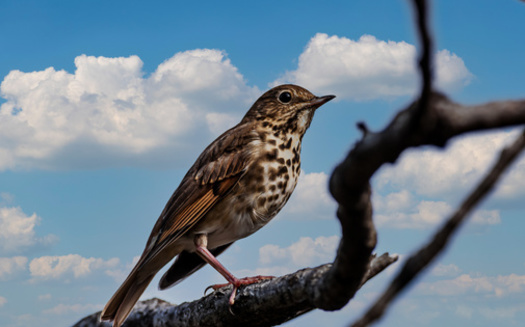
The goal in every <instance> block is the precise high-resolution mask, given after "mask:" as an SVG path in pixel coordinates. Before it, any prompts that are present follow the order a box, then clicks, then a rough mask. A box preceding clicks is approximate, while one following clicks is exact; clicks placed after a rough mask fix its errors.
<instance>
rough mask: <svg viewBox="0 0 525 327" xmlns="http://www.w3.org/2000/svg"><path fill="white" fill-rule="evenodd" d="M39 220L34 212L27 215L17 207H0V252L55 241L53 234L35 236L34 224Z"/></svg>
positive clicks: (12, 251)
mask: <svg viewBox="0 0 525 327" xmlns="http://www.w3.org/2000/svg"><path fill="white" fill-rule="evenodd" d="M40 220H41V219H40V217H38V216H37V215H36V214H35V213H33V214H32V215H31V216H27V215H26V214H25V213H24V212H23V211H22V209H21V208H19V207H10V208H7V207H0V253H19V252H22V251H24V250H27V249H29V248H31V247H34V246H36V245H48V244H51V243H53V242H55V241H56V236H54V235H47V236H45V237H42V238H40V237H37V236H36V234H35V226H36V225H38V224H39V223H40Z"/></svg>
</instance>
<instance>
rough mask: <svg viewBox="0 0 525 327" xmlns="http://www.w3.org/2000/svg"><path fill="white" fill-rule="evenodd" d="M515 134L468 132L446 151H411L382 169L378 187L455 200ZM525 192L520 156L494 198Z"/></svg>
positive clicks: (477, 178)
mask: <svg viewBox="0 0 525 327" xmlns="http://www.w3.org/2000/svg"><path fill="white" fill-rule="evenodd" d="M516 135H517V131H516V130H513V131H500V132H489V133H482V134H476V135H467V136H464V137H461V138H458V139H456V140H454V141H452V142H450V144H449V145H448V147H447V148H446V149H445V151H442V150H437V149H435V148H426V149H423V150H412V151H409V152H407V153H405V154H404V155H403V156H402V157H401V158H400V160H398V162H397V163H396V164H395V165H394V166H389V167H385V168H383V169H382V170H381V171H380V172H379V175H378V176H377V177H376V178H375V184H376V185H377V186H378V187H379V189H382V188H387V187H391V188H397V189H399V188H403V189H407V190H409V191H412V192H414V193H416V194H417V195H423V196H427V197H444V198H449V199H456V198H457V196H458V195H460V194H464V192H465V191H466V190H468V189H469V188H471V187H472V186H473V185H475V184H476V183H477V182H478V181H479V180H480V179H481V177H482V176H483V174H484V173H485V172H486V171H487V170H488V169H489V168H490V166H491V164H492V163H493V162H494V160H495V158H496V157H497V155H498V153H499V151H500V150H501V148H502V147H503V146H505V145H506V144H508V143H510V141H512V140H513V139H514V137H515V136H516ZM523 194H525V160H524V158H523V157H521V159H519V160H518V161H517V162H516V163H515V164H514V166H513V168H512V170H511V172H510V173H509V174H507V175H506V177H505V178H504V179H503V180H502V181H501V182H500V183H499V185H498V186H497V191H496V193H495V197H496V198H500V199H515V198H518V197H520V196H522V195H523Z"/></svg>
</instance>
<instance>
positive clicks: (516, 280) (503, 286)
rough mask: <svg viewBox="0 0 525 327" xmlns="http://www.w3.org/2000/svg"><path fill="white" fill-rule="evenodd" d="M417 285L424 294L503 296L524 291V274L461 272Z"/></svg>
mask: <svg viewBox="0 0 525 327" xmlns="http://www.w3.org/2000/svg"><path fill="white" fill-rule="evenodd" d="M417 287H418V290H419V291H421V292H423V293H425V294H435V295H441V296H458V295H465V294H470V295H472V294H478V295H479V294H481V295H487V296H496V297H503V296H508V295H510V294H515V293H523V292H525V276H523V275H516V274H510V275H506V276H501V275H500V276H497V277H491V276H479V277H473V276H471V275H469V274H462V275H460V276H458V277H456V278H454V279H448V280H439V281H435V282H424V283H421V284H419V285H418V286H417Z"/></svg>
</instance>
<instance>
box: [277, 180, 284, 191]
mask: <svg viewBox="0 0 525 327" xmlns="http://www.w3.org/2000/svg"><path fill="white" fill-rule="evenodd" d="M277 187H278V188H279V189H281V190H282V189H283V188H284V183H283V182H279V183H277Z"/></svg>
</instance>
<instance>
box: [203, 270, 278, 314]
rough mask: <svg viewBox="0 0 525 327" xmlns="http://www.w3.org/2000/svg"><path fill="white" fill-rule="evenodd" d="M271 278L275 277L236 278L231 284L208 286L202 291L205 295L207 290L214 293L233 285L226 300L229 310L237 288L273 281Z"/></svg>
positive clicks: (233, 301)
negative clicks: (211, 290)
mask: <svg viewBox="0 0 525 327" xmlns="http://www.w3.org/2000/svg"><path fill="white" fill-rule="evenodd" d="M273 278H275V276H260V275H259V276H253V277H244V278H240V279H237V278H236V279H235V280H234V281H233V282H231V283H224V284H215V285H210V286H208V287H206V290H204V293H206V292H207V291H208V290H209V289H213V290H214V291H216V290H218V289H219V288H222V287H225V286H228V285H233V290H232V293H231V294H230V298H229V300H228V303H229V304H230V308H231V306H232V305H233V304H234V303H235V295H237V289H238V288H239V287H241V286H245V285H251V284H255V283H258V282H260V281H263V280H269V279H273Z"/></svg>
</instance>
